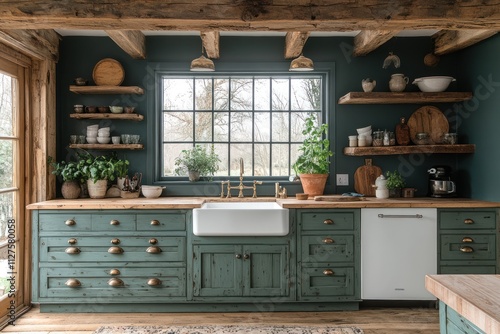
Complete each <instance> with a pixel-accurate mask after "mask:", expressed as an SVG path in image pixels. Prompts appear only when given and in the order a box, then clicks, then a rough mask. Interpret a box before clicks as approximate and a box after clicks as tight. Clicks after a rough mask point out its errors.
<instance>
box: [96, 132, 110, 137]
mask: <svg viewBox="0 0 500 334" xmlns="http://www.w3.org/2000/svg"><path fill="white" fill-rule="evenodd" d="M109 134H110V133H109V131H102V132H97V136H98V137H109Z"/></svg>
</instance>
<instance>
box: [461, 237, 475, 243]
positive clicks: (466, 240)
mask: <svg viewBox="0 0 500 334" xmlns="http://www.w3.org/2000/svg"><path fill="white" fill-rule="evenodd" d="M462 242H467V243H471V242H474V239H472V238H471V237H464V238H463V239H462Z"/></svg>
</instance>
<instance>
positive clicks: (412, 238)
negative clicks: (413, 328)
mask: <svg viewBox="0 0 500 334" xmlns="http://www.w3.org/2000/svg"><path fill="white" fill-rule="evenodd" d="M436 273H437V210H436V209H429V208H423V209H421V208H395V209H392V208H391V209H361V298H362V299H366V300H368V299H377V300H435V299H436V298H435V297H434V296H433V295H432V294H430V293H429V292H428V291H427V290H426V289H425V275H432V274H436Z"/></svg>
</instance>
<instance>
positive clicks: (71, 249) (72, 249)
mask: <svg viewBox="0 0 500 334" xmlns="http://www.w3.org/2000/svg"><path fill="white" fill-rule="evenodd" d="M64 252H65V253H66V254H80V252H81V250H80V248H78V247H68V248H66V250H65V251H64Z"/></svg>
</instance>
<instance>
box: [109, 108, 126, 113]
mask: <svg viewBox="0 0 500 334" xmlns="http://www.w3.org/2000/svg"><path fill="white" fill-rule="evenodd" d="M109 110H110V111H111V112H112V113H113V114H121V113H122V112H123V107H120V106H109Z"/></svg>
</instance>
